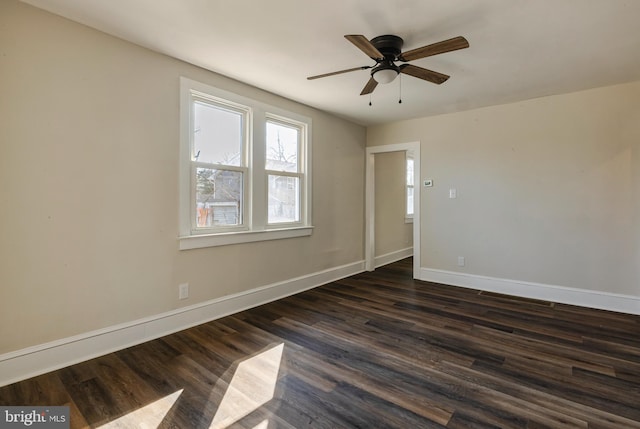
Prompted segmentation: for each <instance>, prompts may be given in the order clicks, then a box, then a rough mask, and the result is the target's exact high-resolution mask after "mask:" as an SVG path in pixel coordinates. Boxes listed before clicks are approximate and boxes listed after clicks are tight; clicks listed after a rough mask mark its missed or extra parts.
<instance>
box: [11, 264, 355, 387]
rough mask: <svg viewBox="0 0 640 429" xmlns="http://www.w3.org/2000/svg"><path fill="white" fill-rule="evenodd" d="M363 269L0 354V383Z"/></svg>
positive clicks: (348, 268) (333, 271)
mask: <svg viewBox="0 0 640 429" xmlns="http://www.w3.org/2000/svg"><path fill="white" fill-rule="evenodd" d="M363 271H364V261H359V262H355V263H352V264H347V265H343V266H340V267H335V268H330V269H327V270H324V271H319V272H316V273H313V274H309V275H305V276H302V277H297V278H294V279H290V280H286V281H282V282H278V283H273V284H270V285H266V286H262V287H258V288H255V289H252V290H249V291H246V292H242V293H238V294H234V295H229V296H225V297H222V298H218V299H213V300H210V301H206V302H202V303H199V304H195V305H192V306H189V307H183V308H179V309H176V310H172V311H168V312H166V313H162V314H157V315H155V316H151V317H147V318H144V319H139V320H135V321H132V322H127V323H123V324H120V325H115V326H110V327H107V328H104V329H99V330H96V331H91V332H86V333H83V334H80V335H75V336H73V337H68V338H63V339H60V340H56V341H52V342H49V343H45V344H39V345H36V346H33V347H28V348H25V349H22V350H17V351H14V352H10V353H5V354H3V355H0V386H5V385H7V384H11V383H15V382H17V381H20V380H24V379H27V378H30V377H34V376H36V375H40V374H44V373H47V372H50V371H54V370H56V369H60V368H64V367H66V366H69V365H73V364H76V363H79V362H83V361H86V360H89V359H92V358H95V357H98V356H103V355H105V354H108V353H112V352H114V351H117V350H122V349H125V348H127V347H131V346H134V345H136V344H141V343H144V342H146V341H149V340H152V339H155V338H159V337H162V336H164V335H168V334H171V333H174V332H177V331H181V330H183V329H187V328H190V327H192V326H196V325H200V324H202V323H206V322H209V321H211V320H215V319H219V318H221V317H224V316H228V315H230V314H234V313H237V312H239V311H243V310H246V309H248V308H252V307H256V306H258V305H262V304H266V303H268V302H271V301H275V300H277V299H280V298H284V297H286V296H289V295H293V294H296V293H299V292H302V291H305V290H308V289H312V288H314V287H317V286H320V285H323V284H326V283H330V282H332V281H335V280H339V279H342V278H345V277H349V276H351V275H354V274H358V273H361V272H363Z"/></svg>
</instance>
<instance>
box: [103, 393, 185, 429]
mask: <svg viewBox="0 0 640 429" xmlns="http://www.w3.org/2000/svg"><path fill="white" fill-rule="evenodd" d="M183 390H184V389H180V390H178V391H176V392H173V393H172V394H171V395H167V396H165V397H164V398H161V399H158V400H157V401H155V402H152V403H150V404H149V405H145V406H144V407H142V408H139V409H137V410H135V411H132V412H130V413H128V414H125V415H124V416H122V417H120V418H119V419H116V420H113V421H111V422H109V423H107V424H105V425H102V426H100V429H121V428H137V429H155V428H157V427H158V426H159V425H160V423H162V420H163V419H164V417H165V416H166V415H167V413H168V412H169V410H170V409H171V407H173V404H175V402H176V401H177V400H178V397H180V395H181V394H182V391H183Z"/></svg>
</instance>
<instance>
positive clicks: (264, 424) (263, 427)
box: [252, 420, 269, 429]
mask: <svg viewBox="0 0 640 429" xmlns="http://www.w3.org/2000/svg"><path fill="white" fill-rule="evenodd" d="M252 429H269V420H263V421H261V422H260V423H258V424H257V425H255V426H254V427H253V428H252Z"/></svg>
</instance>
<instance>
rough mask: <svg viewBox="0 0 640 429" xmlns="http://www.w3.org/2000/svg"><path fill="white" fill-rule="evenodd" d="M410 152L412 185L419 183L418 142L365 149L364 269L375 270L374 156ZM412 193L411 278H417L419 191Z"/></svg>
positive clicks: (418, 261)
mask: <svg viewBox="0 0 640 429" xmlns="http://www.w3.org/2000/svg"><path fill="white" fill-rule="evenodd" d="M407 151H411V152H412V153H413V156H414V158H413V159H414V161H413V165H414V173H413V174H414V176H413V181H414V184H419V183H420V180H419V178H420V142H412V143H399V144H390V145H382V146H371V147H368V148H367V149H366V168H365V172H366V179H365V269H366V270H367V271H373V270H374V269H375V256H376V255H375V249H376V234H375V222H376V216H375V207H376V186H375V155H376V154H382V153H387V152H404V153H406V152H407ZM419 189H420V188H419V187H418V190H417V191H416V192H414V195H413V202H414V213H413V217H414V219H413V277H414V278H417V277H418V275H419V271H420V270H419V267H420V191H419Z"/></svg>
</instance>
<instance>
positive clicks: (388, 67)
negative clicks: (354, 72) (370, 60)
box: [371, 64, 400, 83]
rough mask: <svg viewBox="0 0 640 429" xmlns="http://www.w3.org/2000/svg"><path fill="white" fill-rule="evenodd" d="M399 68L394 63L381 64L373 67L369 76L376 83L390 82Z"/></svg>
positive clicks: (398, 71)
mask: <svg viewBox="0 0 640 429" xmlns="http://www.w3.org/2000/svg"><path fill="white" fill-rule="evenodd" d="M398 73H400V70H399V69H398V67H397V66H395V65H394V64H381V65H380V66H378V67H376V68H374V69H373V71H372V72H371V76H372V77H373V78H374V79H375V81H376V82H378V83H391V82H393V80H394V79H395V78H396V76H398Z"/></svg>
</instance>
